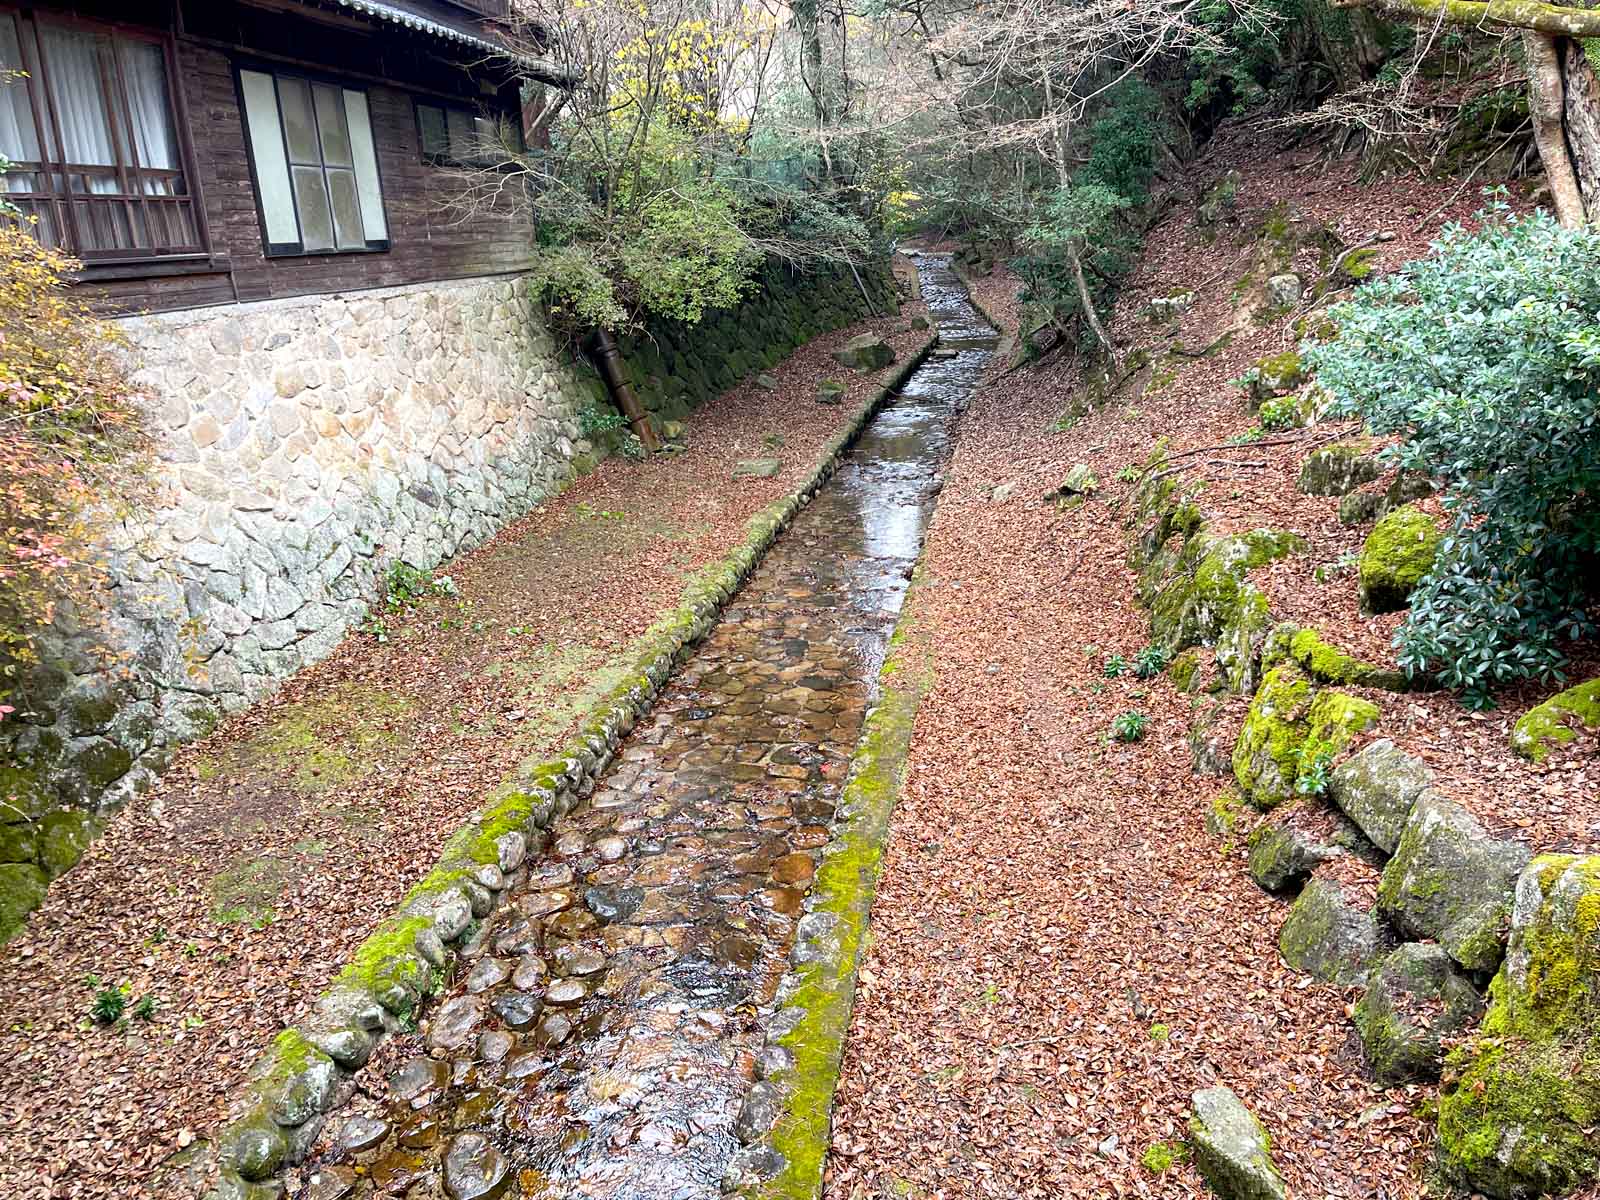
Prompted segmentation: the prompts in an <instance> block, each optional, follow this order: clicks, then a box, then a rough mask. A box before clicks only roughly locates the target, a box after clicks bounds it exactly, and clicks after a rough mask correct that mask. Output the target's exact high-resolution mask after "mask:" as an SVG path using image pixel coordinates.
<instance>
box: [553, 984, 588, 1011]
mask: <svg viewBox="0 0 1600 1200" xmlns="http://www.w3.org/2000/svg"><path fill="white" fill-rule="evenodd" d="M588 994H589V989H588V987H587V986H586V985H585V984H584V982H583V981H582V980H581V979H558V980H556V981H555V982H554V983H552V984H551V985H550V986H549V987H548V988H546V989H545V993H544V998H545V1003H547V1004H560V1005H567V1004H576V1003H578V1001H580V1000H582V999H583V998H584V997H585V996H587V995H588Z"/></svg>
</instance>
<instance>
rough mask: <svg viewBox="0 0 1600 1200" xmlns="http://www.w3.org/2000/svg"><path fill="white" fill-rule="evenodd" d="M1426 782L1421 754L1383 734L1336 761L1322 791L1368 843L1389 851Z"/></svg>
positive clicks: (1398, 838)
mask: <svg viewBox="0 0 1600 1200" xmlns="http://www.w3.org/2000/svg"><path fill="white" fill-rule="evenodd" d="M1427 786H1428V768H1427V767H1425V766H1424V765H1423V763H1422V760H1421V759H1420V758H1414V757H1412V756H1411V755H1409V754H1406V753H1404V752H1402V751H1401V750H1400V749H1399V748H1397V747H1396V746H1395V744H1394V743H1393V742H1391V741H1390V740H1389V739H1388V738H1384V739H1382V740H1381V741H1376V742H1373V743H1372V744H1371V745H1369V746H1364V747H1362V748H1361V749H1360V750H1358V751H1357V752H1356V753H1354V754H1352V755H1351V756H1350V757H1349V758H1347V759H1345V761H1344V762H1342V763H1340V764H1339V766H1338V767H1337V768H1336V769H1335V770H1334V772H1333V775H1332V777H1331V778H1330V780H1329V782H1328V796H1329V798H1330V799H1331V800H1332V801H1333V802H1334V803H1335V804H1337V805H1338V806H1339V808H1340V809H1341V810H1342V811H1343V812H1344V814H1345V816H1347V817H1349V818H1350V819H1351V820H1352V821H1354V822H1355V823H1356V824H1357V825H1359V826H1360V827H1361V832H1362V833H1364V834H1366V835H1367V837H1368V838H1369V839H1370V840H1371V842H1372V844H1373V845H1374V846H1376V847H1378V849H1380V850H1382V851H1383V852H1384V853H1385V854H1393V853H1394V852H1395V847H1397V846H1398V845H1399V844H1400V836H1401V834H1403V833H1404V832H1405V828H1406V821H1407V819H1408V818H1409V817H1410V816H1411V806H1412V805H1413V804H1415V803H1416V801H1417V797H1418V796H1420V795H1422V793H1423V791H1424V790H1426V788H1427Z"/></svg>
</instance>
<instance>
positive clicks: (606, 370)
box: [593, 329, 661, 454]
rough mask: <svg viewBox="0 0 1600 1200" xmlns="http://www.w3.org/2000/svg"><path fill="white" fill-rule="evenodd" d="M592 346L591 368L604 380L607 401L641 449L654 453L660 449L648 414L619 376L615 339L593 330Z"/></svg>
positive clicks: (604, 331)
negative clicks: (620, 413) (597, 370)
mask: <svg viewBox="0 0 1600 1200" xmlns="http://www.w3.org/2000/svg"><path fill="white" fill-rule="evenodd" d="M593 346H594V360H595V365H596V366H598V367H599V368H600V378H601V379H603V380H605V383H606V390H607V391H608V392H610V393H611V399H612V400H613V401H614V402H615V403H616V406H617V407H618V408H620V409H621V410H622V415H623V416H625V417H627V418H628V424H630V425H632V426H633V432H634V433H635V434H637V435H638V437H639V441H640V442H641V443H643V445H644V448H645V449H646V450H647V451H649V452H650V453H651V454H654V453H655V452H656V451H657V450H660V449H661V439H660V438H658V437H656V430H655V426H654V425H652V424H651V423H650V414H649V413H647V412H645V410H644V407H643V406H642V405H641V404H640V403H639V397H637V396H635V395H634V394H633V388H631V387H629V386H628V381H627V379H626V378H625V377H624V376H623V374H622V355H621V353H620V352H619V351H618V350H617V342H616V339H615V338H613V337H612V336H611V331H610V330H608V329H596V330H595V331H594V340H593Z"/></svg>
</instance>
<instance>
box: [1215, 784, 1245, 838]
mask: <svg viewBox="0 0 1600 1200" xmlns="http://www.w3.org/2000/svg"><path fill="white" fill-rule="evenodd" d="M1248 811H1249V809H1248V808H1246V806H1245V803H1244V801H1243V800H1241V799H1240V798H1239V793H1238V792H1236V791H1234V790H1233V789H1232V788H1226V789H1224V790H1223V791H1220V792H1218V793H1217V794H1216V795H1215V796H1214V797H1212V800H1211V805H1210V807H1209V808H1207V809H1206V821H1205V825H1206V832H1207V833H1209V834H1210V835H1211V836H1212V837H1214V838H1221V839H1222V840H1223V841H1230V840H1231V839H1232V838H1233V831H1234V829H1235V828H1236V827H1237V826H1238V824H1239V821H1240V820H1241V819H1242V818H1243V817H1244V815H1245V813H1247V812H1248Z"/></svg>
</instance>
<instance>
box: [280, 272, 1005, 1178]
mask: <svg viewBox="0 0 1600 1200" xmlns="http://www.w3.org/2000/svg"><path fill="white" fill-rule="evenodd" d="M919 272H920V275H921V279H922V287H923V292H924V297H925V298H926V299H927V301H928V303H929V307H930V309H931V310H932V312H933V314H934V316H935V319H936V320H937V321H938V324H939V328H940V332H941V335H942V347H943V348H942V349H941V350H939V351H936V352H935V356H934V357H933V358H931V359H930V360H929V361H928V362H926V363H925V364H923V365H922V367H920V368H919V369H918V370H917V372H916V373H915V374H914V375H913V376H912V377H911V379H910V380H909V381H908V382H907V384H906V385H905V387H904V389H903V391H902V393H901V394H900V395H899V396H898V398H896V399H895V400H894V401H893V402H892V403H891V404H890V405H889V406H888V407H886V408H885V409H884V410H883V411H882V412H881V413H880V414H879V415H878V416H877V417H876V418H875V419H874V420H873V422H872V423H871V424H870V425H869V426H868V428H867V429H866V431H865V432H864V433H863V434H862V436H861V438H860V440H859V441H858V443H857V444H856V446H855V448H854V449H853V450H852V451H851V453H850V454H849V455H848V457H847V458H846V459H845V460H844V461H843V463H841V465H840V469H839V471H838V472H837V474H836V475H835V476H834V477H833V478H832V480H831V481H829V483H828V484H827V485H826V486H825V487H824V488H823V489H822V490H821V491H820V492H819V493H818V494H817V495H816V497H815V498H814V499H813V500H812V501H811V503H810V504H809V505H808V506H807V507H806V508H805V509H804V510H803V511H802V512H801V513H800V515H799V516H798V517H797V518H796V519H795V521H794V523H793V525H792V526H791V527H790V529H789V530H788V532H787V533H786V534H784V536H783V537H782V538H781V539H780V541H779V542H778V543H777V544H776V545H775V546H774V547H773V548H772V550H771V551H770V552H769V553H768V555H767V557H766V559H765V560H764V561H763V563H762V564H761V565H760V567H759V568H758V569H757V571H756V572H755V574H753V575H752V576H751V578H750V579H749V581H748V582H747V583H746V585H745V587H744V589H743V590H742V591H741V593H740V594H739V595H738V596H737V597H735V599H734V601H733V602H732V603H731V604H730V605H729V607H728V608H727V610H726V611H725V613H724V615H723V617H722V620H721V621H720V622H719V623H718V625H717V626H716V627H715V628H714V629H713V630H712V632H711V633H710V634H709V636H708V637H707V638H706V639H705V640H704V641H703V642H702V643H701V644H700V645H699V646H698V647H697V648H696V650H695V652H694V654H693V657H692V658H690V659H689V660H688V661H687V662H686V663H685V664H684V665H683V666H682V667H680V668H679V670H678V672H677V674H676V675H675V676H674V678H673V679H672V680H671V682H670V683H669V684H668V686H667V688H666V689H665V690H664V691H663V692H662V695H661V697H660V698H659V700H658V702H657V704H656V706H655V708H654V709H653V710H652V712H651V715H650V718H649V719H648V720H647V721H645V722H643V723H641V724H640V726H639V727H638V728H636V729H635V730H634V731H633V733H632V734H631V736H629V737H628V738H627V739H626V740H625V741H624V742H623V743H622V744H621V746H620V747H619V748H618V752H617V755H616V758H615V760H614V761H613V763H612V764H611V765H610V767H609V768H608V769H607V771H606V772H605V773H604V774H603V775H602V776H601V778H600V780H599V782H598V784H597V786H596V788H595V790H594V792H593V794H592V795H591V796H590V797H589V798H588V800H587V801H586V802H585V803H584V804H582V805H581V806H580V807H579V808H577V809H575V810H574V811H573V812H572V813H571V814H570V815H569V816H568V817H566V818H564V819H562V820H561V821H559V822H558V823H557V824H556V826H555V828H554V832H553V837H552V840H551V841H550V843H549V844H548V845H547V846H546V847H544V848H543V849H542V851H541V852H540V853H539V854H537V855H534V856H532V857H531V858H530V861H529V865H528V867H527V868H525V870H526V873H527V875H526V881H525V882H524V883H522V884H521V885H520V887H519V888H518V890H517V891H516V893H515V894H514V898H513V899H512V900H511V902H510V903H509V904H508V905H506V906H505V907H504V908H503V909H502V910H501V912H500V915H499V916H498V917H496V918H493V919H491V920H490V921H489V922H488V923H487V924H486V925H485V928H484V929H483V930H482V931H481V932H480V934H479V935H477V936H476V937H475V938H474V939H473V940H472V941H471V942H470V943H469V945H468V947H467V949H466V951H465V952H464V953H463V955H462V961H461V963H460V966H459V969H458V971H457V973H456V977H455V979H454V981H453V983H452V985H451V986H450V987H449V988H448V989H447V990H446V991H445V993H444V995H443V997H442V998H441V1003H440V1004H439V1005H438V1006H437V1007H436V1008H435V1009H434V1010H433V1012H432V1015H431V1017H430V1018H429V1020H428V1021H427V1023H426V1025H425V1026H424V1029H423V1030H422V1031H421V1032H419V1033H418V1034H416V1035H412V1036H409V1037H407V1038H404V1039H401V1040H400V1041H399V1042H397V1043H396V1044H395V1047H394V1048H396V1049H401V1050H404V1051H406V1052H407V1053H408V1054H409V1055H410V1057H409V1058H408V1057H406V1056H405V1055H404V1054H403V1055H401V1056H400V1058H399V1059H398V1060H396V1061H398V1062H399V1065H398V1067H397V1068H396V1069H394V1070H393V1073H392V1074H391V1076H390V1082H389V1088H388V1089H387V1092H386V1093H385V1094H384V1095H383V1096H382V1097H380V1098H378V1099H368V1098H365V1097H361V1096H358V1097H356V1098H355V1099H353V1100H352V1101H351V1102H350V1103H349V1104H347V1105H346V1106H345V1109H344V1110H343V1111H342V1112H338V1113H335V1114H333V1115H332V1116H331V1118H330V1120H329V1122H328V1125H327V1126H326V1129H325V1132H324V1136H323V1139H322V1141H321V1142H320V1143H319V1146H318V1148H317V1150H316V1151H315V1153H314V1157H313V1161H312V1162H311V1163H310V1164H308V1166H307V1167H306V1168H305V1169H304V1170H303V1171H302V1173H301V1176H300V1178H301V1179H302V1180H304V1181H305V1182H304V1183H303V1185H302V1187H301V1188H300V1190H299V1193H298V1194H299V1195H301V1196H305V1197H315V1198H317V1200H335V1198H342V1197H347V1196H354V1197H378V1196H405V1197H408V1198H410V1200H424V1198H426V1200H436V1198H438V1197H449V1198H450V1200H485V1198H487V1197H495V1196H510V1197H527V1198H533V1197H548V1198H550V1200H557V1198H567V1197H606V1198H608V1200H656V1198H660V1200H668V1198H672V1200H679V1198H682V1200H690V1198H695V1197H715V1196H718V1195H720V1193H721V1186H722V1180H723V1177H724V1174H725V1172H726V1171H727V1169H728V1166H729V1163H730V1162H731V1161H732V1160H733V1159H734V1156H735V1155H736V1154H737V1152H738V1150H739V1148H740V1146H741V1143H742V1142H743V1141H745V1140H749V1139H750V1138H752V1137H754V1136H757V1135H758V1134H759V1133H760V1130H759V1129H755V1128H752V1126H753V1124H754V1123H756V1122H758V1121H759V1114H756V1113H753V1112H751V1111H749V1109H750V1108H751V1107H754V1106H747V1105H746V1103H745V1101H746V1098H747V1096H748V1095H749V1093H750V1090H751V1085H752V1084H753V1082H754V1081H755V1079H756V1078H757V1077H758V1075H759V1073H760V1061H759V1060H760V1057H761V1049H762V1045H763V1039H764V1034H765V1027H764V1019H765V1016H766V1015H767V1014H768V1013H770V1011H771V1005H772V1003H773V1001H774V998H775V996H776V994H777V991H778V987H779V984H780V982H781V980H782V978H783V976H784V973H785V970H786V969H787V965H788V960H789V952H790V949H791V946H792V943H793V940H794V933H795V926H796V922H797V921H798V920H799V918H800V917H801V916H802V915H803V913H804V910H805V904H806V894H807V890H808V887H809V884H810V881H811V878H812V875H813V873H814V871H815V869H816V862H817V858H818V855H819V853H820V852H821V850H822V848H823V847H824V846H825V845H826V844H827V842H828V839H829V836H830V835H829V823H830V821H831V820H832V818H833V814H834V806H835V804H836V802H837V800H838V797H839V793H840V789H841V786H842V785H843V783H844V779H845V776H846V773H847V771H848V769H849V764H850V756H851V753H852V751H853V749H854V746H855V742H856V738H857V735H858V733H859V732H860V729H861V723H862V719H863V716H864V713H865V711H866V708H867V706H868V704H869V703H870V701H871V699H872V695H871V692H872V688H873V686H874V682H875V680H876V678H877V674H878V669H879V667H880V665H881V664H882V661H883V658H884V655H885V653H886V651H887V646H888V640H889V635H890V632H891V630H892V629H893V627H894V623H895V619H896V616H897V614H898V612H899V610H900V606H901V603H902V601H903V600H904V598H905V594H906V590H907V588H908V586H909V579H910V576H911V573H912V569H913V566H914V565H915V562H916V559H917V557H918V554H919V553H920V549H921V545H922V539H923V533H924V530H925V528H926V525H927V522H928V519H929V516H930V514H931V512H932V508H933V504H934V499H935V496H936V494H937V492H938V488H939V480H940V473H941V471H942V468H943V465H944V463H945V461H946V459H947V456H948V453H949V449H950V440H951V436H952V431H953V425H954V421H955V418H956V417H957V416H958V414H959V413H960V411H961V409H962V408H963V407H964V406H965V404H966V401H967V399H968V397H969V396H970V395H971V393H972V390H973V388H974V386H975V384H976V381H977V378H978V375H979V373H980V372H981V370H982V368H983V366H984V363H985V361H986V360H987V358H988V356H989V354H990V349H989V347H990V346H991V345H992V340H993V331H992V330H991V329H990V328H989V327H988V325H987V324H985V323H984V322H983V320H982V318H981V317H980V316H979V315H978V314H977V313H976V312H975V311H974V310H973V308H972V307H971V305H970V304H969V303H968V302H967V299H966V294H965V291H964V289H963V288H962V287H961V286H960V284H959V283H958V282H957V280H956V279H955V277H954V276H953V275H952V274H951V272H950V270H949V266H948V262H947V260H945V259H943V258H936V257H924V258H922V259H921V260H919Z"/></svg>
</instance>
